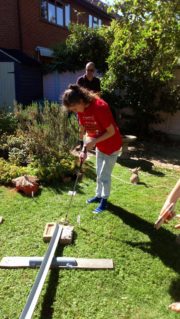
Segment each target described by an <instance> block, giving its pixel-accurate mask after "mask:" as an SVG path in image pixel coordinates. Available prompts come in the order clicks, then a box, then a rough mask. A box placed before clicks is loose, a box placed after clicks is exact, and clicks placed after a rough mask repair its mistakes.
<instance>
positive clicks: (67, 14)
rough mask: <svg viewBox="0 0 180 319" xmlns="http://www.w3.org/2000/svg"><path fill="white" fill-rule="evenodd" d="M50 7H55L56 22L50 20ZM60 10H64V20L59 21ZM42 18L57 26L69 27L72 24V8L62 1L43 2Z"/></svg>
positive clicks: (49, 0)
mask: <svg viewBox="0 0 180 319" xmlns="http://www.w3.org/2000/svg"><path fill="white" fill-rule="evenodd" d="M50 5H51V6H53V7H54V13H55V15H54V21H53V20H50V10H49V6H50ZM59 9H62V19H60V20H59V21H58V14H59V13H58V12H60V11H59ZM59 17H60V15H59ZM41 18H42V19H44V20H45V21H47V22H49V23H52V24H55V25H57V26H60V27H68V26H69V24H70V23H71V6H70V4H64V3H63V2H62V1H61V0H41ZM61 20H62V21H61Z"/></svg>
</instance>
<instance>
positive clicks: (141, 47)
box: [103, 0, 180, 134]
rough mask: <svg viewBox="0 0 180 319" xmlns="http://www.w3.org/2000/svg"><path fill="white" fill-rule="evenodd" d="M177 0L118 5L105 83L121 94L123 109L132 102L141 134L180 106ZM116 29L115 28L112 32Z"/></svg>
mask: <svg viewBox="0 0 180 319" xmlns="http://www.w3.org/2000/svg"><path fill="white" fill-rule="evenodd" d="M179 7H180V6H179V2H178V0H166V1H164V0H121V1H115V5H114V7H113V10H116V11H117V12H118V13H119V19H118V20H116V21H113V22H112V25H111V30H113V34H114V41H113V43H112V45H111V47H110V55H109V57H108V60H107V62H108V71H107V72H106V74H105V77H104V81H103V87H104V90H105V92H108V94H109V92H110V93H111V94H112V95H115V96H116V101H119V108H121V107H126V106H128V107H131V108H132V109H133V111H134V117H135V119H136V123H137V127H136V128H137V131H138V132H137V133H139V134H144V133H146V132H147V131H148V128H149V124H150V123H152V122H157V121H160V116H159V112H160V111H165V112H171V113H174V112H176V111H177V109H179V108H180V104H179V102H180V95H179V93H178V92H179V88H178V86H176V85H175V84H173V82H172V80H173V70H174V67H175V65H176V63H177V58H178V54H179V42H178V41H179V38H180V37H179V35H180V27H179V17H180V15H179ZM111 32H112V31H111Z"/></svg>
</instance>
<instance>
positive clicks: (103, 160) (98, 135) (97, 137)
mask: <svg viewBox="0 0 180 319" xmlns="http://www.w3.org/2000/svg"><path fill="white" fill-rule="evenodd" d="M63 105H64V106H65V107H66V109H67V110H68V111H72V112H75V113H77V115H78V120H79V125H80V134H81V136H80V138H82V134H84V133H85V132H86V135H87V136H88V141H87V142H86V143H85V145H84V146H85V148H86V150H87V151H88V150H91V149H92V148H94V147H96V173H97V187H96V195H95V197H92V198H90V199H88V200H87V203H88V204H90V203H95V202H97V203H99V205H98V207H97V208H96V209H95V210H94V211H93V212H94V213H96V214H98V213H100V212H102V211H103V210H105V209H106V207H107V199H108V197H109V195H110V188H111V172H112V169H113V167H114V165H115V163H116V160H117V156H118V153H119V150H120V148H121V145H122V139H121V135H120V132H119V129H118V127H117V125H116V123H115V121H114V119H113V116H112V113H111V111H110V108H109V105H108V104H107V103H106V102H105V101H104V100H102V99H100V98H99V97H98V96H96V95H95V94H93V93H91V92H89V91H87V90H86V89H84V88H82V87H79V86H78V85H75V84H74V85H70V86H69V88H68V89H67V90H66V91H65V92H64V94H63ZM80 158H81V160H85V158H86V152H85V151H84V152H81V154H80Z"/></svg>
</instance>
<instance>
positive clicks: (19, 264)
mask: <svg viewBox="0 0 180 319" xmlns="http://www.w3.org/2000/svg"><path fill="white" fill-rule="evenodd" d="M42 261H43V257H4V258H3V259H2V260H1V262H0V268H34V267H40V265H41V262H42ZM51 268H64V269H69V268H74V269H113V268H114V265H113V260H112V259H90V258H75V257H54V259H53V261H52V264H51Z"/></svg>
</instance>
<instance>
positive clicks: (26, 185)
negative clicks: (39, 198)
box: [12, 175, 39, 197]
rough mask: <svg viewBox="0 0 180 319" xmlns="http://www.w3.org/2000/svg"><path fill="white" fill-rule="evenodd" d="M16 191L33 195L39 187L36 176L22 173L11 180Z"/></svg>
mask: <svg viewBox="0 0 180 319" xmlns="http://www.w3.org/2000/svg"><path fill="white" fill-rule="evenodd" d="M12 183H13V184H14V185H15V187H16V189H17V191H22V192H23V193H24V194H26V195H29V196H32V197H33V196H34V194H35V193H36V192H37V191H38V189H39V184H38V178H37V177H36V176H29V175H24V176H20V177H17V178H14V179H13V180H12Z"/></svg>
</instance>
